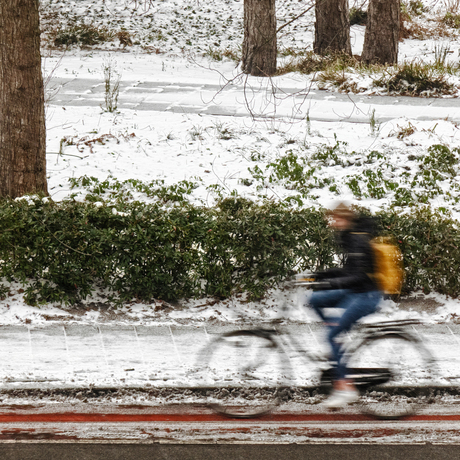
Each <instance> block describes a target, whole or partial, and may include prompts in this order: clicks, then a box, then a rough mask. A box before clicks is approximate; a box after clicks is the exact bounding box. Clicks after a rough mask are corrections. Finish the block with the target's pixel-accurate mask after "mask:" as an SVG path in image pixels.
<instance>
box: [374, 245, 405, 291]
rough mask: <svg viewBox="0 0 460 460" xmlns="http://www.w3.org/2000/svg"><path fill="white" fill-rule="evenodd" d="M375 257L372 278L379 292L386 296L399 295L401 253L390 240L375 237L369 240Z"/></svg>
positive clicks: (401, 268) (402, 276)
mask: <svg viewBox="0 0 460 460" xmlns="http://www.w3.org/2000/svg"><path fill="white" fill-rule="evenodd" d="M371 246H372V248H373V250H374V255H375V268H376V269H375V273H374V274H373V278H374V279H375V281H376V282H377V285H378V286H379V288H380V290H381V291H382V292H383V293H384V294H387V295H396V294H400V293H401V288H402V285H403V281H404V270H403V265H402V260H403V257H402V253H401V251H400V250H399V248H398V247H397V246H396V245H394V244H393V243H392V242H391V239H390V238H386V237H376V238H373V239H372V240H371Z"/></svg>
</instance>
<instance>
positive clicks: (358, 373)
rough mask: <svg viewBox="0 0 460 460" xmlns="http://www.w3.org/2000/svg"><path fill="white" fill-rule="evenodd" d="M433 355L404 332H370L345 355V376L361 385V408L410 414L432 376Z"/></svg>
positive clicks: (384, 415)
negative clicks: (346, 370)
mask: <svg viewBox="0 0 460 460" xmlns="http://www.w3.org/2000/svg"><path fill="white" fill-rule="evenodd" d="M432 363H433V358H432V356H431V353H430V352H429V351H428V350H427V348H426V347H425V346H424V345H423V343H422V342H421V341H420V340H419V339H418V338H416V337H415V336H413V335H411V334H407V333H396V332H391V333H386V334H382V335H370V336H368V337H367V338H365V339H364V340H363V342H361V343H360V345H359V346H358V347H357V348H356V349H354V350H353V352H352V354H351V356H349V358H348V362H347V366H348V369H349V375H348V377H349V378H351V379H353V380H354V381H355V384H356V386H357V387H358V388H360V389H361V393H362V396H361V401H360V404H361V411H362V412H363V413H366V414H370V415H373V416H374V417H377V418H381V419H399V418H403V417H407V416H409V415H412V414H414V413H415V412H416V411H417V410H418V409H419V408H420V406H421V405H422V404H423V403H424V400H425V399H426V398H425V393H426V387H427V385H429V383H430V380H431V379H432V377H433V374H432V372H433V369H432Z"/></svg>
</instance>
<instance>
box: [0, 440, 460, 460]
mask: <svg viewBox="0 0 460 460" xmlns="http://www.w3.org/2000/svg"><path fill="white" fill-rule="evenodd" d="M459 449H460V445H458V444H451V445H433V444H419V445H388V444H384V445H366V444H353V445H350V444H340V443H339V444H302V445H296V444H289V445H285V444H272V445H266V444H258V443H256V444H244V445H241V444H216V445H209V444H107V443H101V444H75V443H61V444H48V443H46V442H45V443H14V444H2V445H0V456H1V458H2V459H4V460H109V459H110V460H144V459H155V460H163V459H164V460H170V459H183V460H195V459H196V460H208V459H219V460H246V459H248V460H271V459H276V460H279V459H283V458H284V459H289V460H297V459H299V460H300V459H302V460H305V459H306V458H311V459H315V460H331V459H335V458H338V459H341V460H356V459H357V458H359V459H360V460H380V459H396V458H403V459H405V460H420V459H427V458H429V459H430V460H441V459H449V460H451V459H455V458H458V453H459Z"/></svg>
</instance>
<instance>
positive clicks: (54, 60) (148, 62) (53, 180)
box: [0, 0, 460, 324]
mask: <svg viewBox="0 0 460 460" xmlns="http://www.w3.org/2000/svg"><path fill="white" fill-rule="evenodd" d="M424 4H425V5H427V6H429V7H430V12H429V13H426V14H425V16H423V17H420V18H418V19H417V21H418V22H423V24H425V25H426V26H427V27H434V26H435V25H436V24H438V23H436V22H435V18H436V17H439V15H440V14H441V13H439V11H441V10H442V11H445V5H444V3H443V2H439V1H437V2H433V1H425V2H424ZM136 5H140V6H139V8H138V10H137V11H136V10H135V6H136ZM149 5H150V7H147V6H145V4H139V2H130V1H128V0H113V1H109V0H107V1H105V2H94V1H90V0H79V1H71V2H69V1H65V2H64V1H59V0H49V1H42V2H41V10H42V27H43V28H44V30H45V32H46V33H45V34H44V36H43V52H42V54H43V72H44V75H45V80H46V95H47V103H46V119H47V152H48V153H47V171H48V184H49V191H50V196H51V198H52V199H53V200H58V201H59V200H65V199H69V198H70V197H73V198H74V199H77V200H83V199H84V197H85V195H86V193H87V191H85V190H84V189H83V188H82V187H78V186H77V187H74V188H72V187H71V185H70V183H69V179H71V178H80V177H83V176H88V177H95V178H97V179H98V180H100V181H102V180H106V179H107V178H111V180H112V181H115V180H118V181H120V182H122V181H125V180H128V179H138V180H141V181H144V182H150V181H153V180H158V181H164V183H165V185H173V184H178V183H179V182H181V181H189V182H191V183H193V184H194V185H195V186H196V187H195V188H194V189H193V190H192V192H191V193H190V195H189V196H188V198H187V199H189V201H191V202H193V203H195V204H200V205H205V206H212V205H213V204H214V203H215V202H216V200H217V199H219V197H220V196H229V195H231V194H232V193H233V194H237V195H239V196H243V197H247V198H250V199H253V200H262V199H276V200H278V199H281V200H282V199H286V198H287V197H290V196H291V197H295V196H297V195H299V192H298V191H295V190H292V186H291V184H289V183H287V182H286V181H284V182H283V181H282V180H279V181H274V182H272V183H269V178H270V175H273V169H274V168H275V166H274V165H276V163H277V161H278V160H279V159H280V158H282V157H283V156H285V155H286V154H288V153H289V152H292V153H293V154H294V155H295V156H296V157H297V158H298V161H299V163H301V162H302V161H303V160H305V165H307V166H308V167H315V168H316V169H317V173H316V174H317V175H316V177H317V179H318V181H319V182H321V183H322V184H323V185H320V186H318V187H316V188H313V189H312V191H310V192H307V193H304V195H302V201H303V204H302V205H303V206H315V207H320V206H323V207H328V206H330V205H331V203H333V202H335V201H337V200H338V199H339V198H340V199H343V200H345V201H348V202H349V203H354V204H359V205H362V206H366V207H369V208H370V209H371V210H373V211H376V210H379V209H386V208H388V207H390V206H395V203H394V194H393V193H392V192H391V191H389V190H387V191H386V193H385V194H384V196H383V197H380V198H379V197H377V198H372V197H371V196H366V193H365V194H364V195H363V196H362V197H361V198H359V199H358V198H357V197H356V196H355V195H353V192H352V191H351V189H350V188H349V187H348V186H347V182H349V181H350V179H351V178H357V179H358V180H359V181H360V183H361V185H362V187H364V188H363V190H365V186H366V181H365V180H364V175H363V173H364V171H371V172H373V173H379V172H381V173H382V177H383V179H382V180H386V181H391V180H393V181H397V182H398V183H399V184H400V185H404V184H405V186H406V187H407V188H410V189H411V192H412V193H423V190H422V189H421V185H418V186H415V187H414V186H410V185H409V184H411V183H412V182H413V180H414V177H415V174H416V172H417V168H418V164H417V162H416V161H413V160H410V158H412V157H411V155H412V156H414V157H417V158H418V157H421V156H423V155H426V152H427V149H428V148H429V147H430V146H432V145H434V144H442V145H445V146H447V147H448V148H449V149H451V150H453V149H456V148H460V128H459V123H460V107H459V104H458V99H457V95H458V91H459V88H460V82H459V78H458V72H457V73H454V74H453V75H451V76H450V77H449V78H450V79H451V81H452V82H453V83H454V84H455V85H457V87H456V90H455V93H454V94H453V95H451V96H449V97H441V98H430V99H427V98H410V97H403V96H391V97H390V96H379V95H378V94H383V93H382V90H381V89H378V88H375V87H373V86H372V76H371V75H366V74H361V73H359V72H353V73H350V79H351V80H353V81H354V82H355V83H356V86H357V88H359V93H358V94H344V93H340V92H337V90H336V89H334V88H332V87H331V86H330V85H329V84H321V83H320V82H318V81H317V79H316V78H315V77H314V76H313V75H309V76H308V75H307V76H306V75H301V74H297V73H288V74H285V75H282V76H279V77H274V78H272V79H261V78H256V77H247V76H244V75H241V74H240V73H239V69H238V68H237V67H236V64H235V62H233V61H231V60H229V59H227V58H225V57H224V58H223V60H221V61H213V60H211V59H210V58H209V53H208V52H209V50H214V51H219V52H223V51H225V50H238V48H239V47H240V45H241V41H242V27H241V24H242V14H243V3H242V2H238V1H230V0H226V1H222V0H219V1H217V0H209V1H207V2H196V1H191V0H190V1H189V0H166V1H162V2H151V3H150V4H149ZM277 8H278V18H279V19H278V22H279V25H280V24H282V23H283V21H285V20H286V21H287V20H289V18H291V17H294V16H295V15H297V14H299V13H300V12H301V11H302V9H304V8H305V4H304V3H303V2H300V3H298V2H290V1H278V2H277ZM53 11H58V13H59V14H58V16H57V18H58V19H56V17H53V15H52V14H51V12H53ZM72 21H77V22H79V21H80V22H84V23H87V24H92V25H94V26H98V27H99V26H102V25H105V26H107V27H109V28H112V29H113V30H114V31H119V30H126V31H128V32H129V33H130V34H131V35H132V38H133V45H132V46H127V47H123V46H121V45H120V43H118V42H117V40H114V41H112V42H108V43H102V44H100V45H98V46H94V47H91V48H88V47H86V48H79V47H76V46H72V47H69V48H68V49H66V50H64V49H63V48H53V47H49V46H48V45H49V42H48V44H47V43H46V37H47V36H48V34H49V33H50V31H51V32H52V31H53V30H54V31H56V30H57V29H59V27H64V25H65V24H66V23H69V24H70V23H72ZM160 32H161V34H160ZM312 34H313V13H312V12H310V13H309V14H307V15H305V16H303V17H302V18H301V19H300V20H299V21H298V22H296V23H293V24H292V25H290V26H289V27H286V28H285V29H283V33H282V34H281V36H280V37H279V48H280V50H281V51H282V54H283V55H287V56H286V57H281V58H280V64H282V63H283V62H288V61H289V60H291V59H293V58H292V55H291V56H289V53H288V52H287V51H288V50H289V49H294V50H297V52H300V51H302V50H303V51H305V50H307V51H308V50H311V48H312V37H313V35H312ZM160 35H161V37H160ZM351 35H352V46H353V53H354V54H357V55H359V54H360V52H361V49H362V45H363V38H364V27H362V26H353V27H352V31H351ZM440 49H444V50H446V60H447V62H452V63H457V62H458V55H459V52H460V51H459V50H460V42H459V41H458V31H456V30H454V29H451V30H449V35H446V36H438V35H436V34H433V36H432V37H431V38H427V39H425V40H415V39H406V40H404V41H403V42H401V43H400V52H399V60H400V63H403V62H413V61H415V60H421V61H424V62H428V61H434V59H435V57H436V53H438V54H439V50H440ZM291 54H292V53H291ZM108 62H111V64H110V65H111V66H112V68H113V70H114V71H115V72H116V73H118V74H119V75H120V78H121V80H120V85H121V86H120V95H119V101H118V105H119V107H118V110H117V111H115V112H113V113H109V112H107V111H104V110H103V109H102V108H101V106H102V107H104V91H103V86H104V74H103V67H104V66H106V65H107V63H108ZM72 85H74V86H72ZM320 87H324V88H326V89H327V91H324V90H320V89H319V88H320ZM72 88H73V89H72ZM149 104H150V109H149ZM160 104H164V107H165V110H163V111H160V110H159V109H158V107H159V105H160ZM154 106H155V107H156V108H155V109H152V108H151V107H154ZM216 107H217V108H218V109H219V110H221V111H222V113H223V115H216V114H210V113H216ZM409 128H410V129H409ZM409 132H411V133H410V134H409ZM326 147H327V148H329V149H331V148H334V147H335V148H336V149H337V151H338V153H339V154H340V158H342V159H346V164H344V165H339V164H336V163H335V161H334V160H332V159H329V160H327V161H325V160H314V159H313V156H314V154H315V153H316V152H318V151H320V150H321V149H323V150H324V148H326ZM375 151H377V152H379V154H380V157H379V156H375V155H374V156H373V157H372V155H371V152H375ZM457 156H459V155H457ZM307 166H305V167H307ZM256 168H258V169H259V170H260V171H261V173H260V174H259V176H258V178H257V177H256V176H257V175H256V174H254V171H255V170H256ZM455 168H456V169H455V172H456V175H455V176H454V177H451V178H446V180H445V181H443V182H442V183H439V184H438V185H439V186H440V189H441V190H442V191H441V192H440V193H439V194H437V195H436V196H435V197H434V198H432V199H431V200H430V206H432V207H433V208H438V209H439V208H441V209H442V210H444V211H443V212H446V213H451V214H452V216H453V217H454V218H456V219H459V218H460V204H459V203H460V187H459V183H458V179H457V177H458V172H459V170H458V168H459V167H458V165H456V166H455ZM251 171H252V172H251ZM403 172H404V173H406V176H407V177H404V176H403V175H402V173H403ZM324 184H329V185H324ZM331 185H335V187H331ZM447 191H449V192H450V195H448V194H447V193H446V192H447ZM102 198H104V197H101V199H102ZM105 198H107V197H105ZM29 199H30V198H29ZM133 199H136V200H145V201H148V200H149V198H147V197H146V196H144V195H142V194H141V193H140V192H135V193H133ZM99 203H100V202H99ZM404 209H405V208H401V210H402V211H403V210H404ZM281 294H282V292H280V291H276V290H274V291H272V292H271V293H269V295H268V296H267V297H266V299H264V300H263V301H262V303H261V304H254V303H251V302H245V301H241V300H242V299H240V298H231V299H227V300H224V301H221V302H217V303H215V301H214V299H198V300H182V301H180V302H178V304H177V305H166V306H165V305H164V304H161V303H158V304H157V303H152V304H137V303H131V304H129V305H123V306H122V307H120V308H115V307H114V306H111V305H108V304H107V303H106V299H105V297H104V293H97V294H96V295H95V296H94V297H92V298H89V299H87V300H86V301H85V302H84V304H83V306H84V308H85V309H88V311H86V310H85V311H84V312H83V314H78V315H75V314H71V313H69V307H66V306H62V305H45V306H42V307H40V309H37V308H31V307H28V306H26V305H25V303H24V301H23V294H22V293H21V287H20V286H19V285H13V286H12V289H11V291H10V295H9V296H8V297H7V298H6V299H4V300H2V301H1V302H0V323H1V324H16V323H23V322H25V321H27V322H29V321H30V322H32V324H40V323H42V322H45V321H50V320H52V319H55V320H62V319H65V318H68V317H69V315H70V316H71V317H72V319H73V320H78V321H84V322H98V321H107V320H108V319H107V318H108V315H107V314H105V313H103V312H104V311H105V310H110V311H111V315H112V316H110V315H109V316H110V318H111V319H112V320H115V319H117V318H118V320H120V321H127V322H138V323H145V322H148V323H149V324H155V323H157V322H158V323H163V324H164V323H171V324H173V323H181V322H187V321H188V322H203V321H221V322H229V323H234V322H238V321H241V320H242V319H244V320H247V321H254V322H257V321H266V320H270V319H273V317H274V316H276V315H278V314H279V311H278V309H279V301H278V298H279V296H280V295H281ZM414 296H417V298H419V299H421V301H425V300H428V301H430V300H432V301H434V302H436V303H437V304H439V305H438V307H437V308H435V309H434V310H432V311H430V313H427V312H424V311H414V310H404V309H400V308H399V306H398V305H397V304H395V303H391V302H389V301H388V302H386V303H385V304H384V306H383V308H382V310H381V313H380V317H381V318H382V319H385V318H386V319H388V318H407V317H414V316H415V317H419V318H422V319H424V320H429V321H450V320H452V319H456V318H457V317H458V316H457V315H458V314H460V308H459V301H458V300H456V299H450V298H446V297H443V296H440V295H437V294H431V295H430V296H423V295H422V294H421V293H415V294H414ZM243 300H244V299H243ZM295 302H296V301H291V303H292V305H293V307H292V309H291V310H290V313H289V318H290V319H291V320H293V321H307V322H308V321H312V315H311V313H309V312H308V310H306V309H305V308H303V307H299V306H298V305H297V304H296V303H295ZM91 305H95V306H91ZM45 318H48V319H45ZM50 318H51V319H50Z"/></svg>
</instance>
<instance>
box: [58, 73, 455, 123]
mask: <svg viewBox="0 0 460 460" xmlns="http://www.w3.org/2000/svg"><path fill="white" fill-rule="evenodd" d="M268 89H269V91H268V94H269V93H270V88H268ZM51 93H52V97H51V100H50V102H49V104H50V105H51V106H57V107H100V106H101V104H103V102H104V94H105V83H104V81H103V80H102V79H97V78H81V77H75V78H63V77H54V78H53V80H52V89H51ZM246 93H248V94H249V96H248V95H247V94H246ZM248 97H249V99H250V100H249V102H248V101H247V98H248ZM267 97H268V96H267V93H266V91H265V90H262V88H259V87H251V86H249V87H245V84H244V82H241V83H237V82H234V83H232V84H230V85H228V86H224V85H223V84H220V85H218V84H213V83H200V82H187V83H185V82H177V81H173V82H171V81H169V82H168V81H139V80H137V81H128V80H123V81H121V82H120V93H119V99H118V109H119V110H122V109H123V110H126V109H130V110H134V111H152V112H167V113H168V112H169V113H180V114H184V113H190V114H193V113H196V114H200V115H212V116H228V117H251V116H255V117H260V118H267V117H270V116H274V117H275V118H286V117H287V119H300V120H305V117H306V116H307V115H308V117H309V118H310V120H312V121H313V120H316V121H324V122H337V121H346V122H347V123H365V124H369V117H370V114H371V113H372V111H373V110H375V114H376V117H377V118H378V120H379V123H382V122H386V121H389V120H392V119H398V118H399V117H402V116H404V117H406V118H408V119H411V120H442V119H446V117H447V118H448V119H449V120H450V121H452V122H459V121H460V106H459V104H458V101H457V99H453V98H450V99H448V98H429V97H426V98H414V97H408V96H398V97H394V96H370V95H365V94H342V93H338V92H337V93H329V92H328V93H325V92H324V91H320V90H308V91H306V90H305V88H304V84H303V85H302V84H298V85H297V87H282V86H280V87H278V88H276V94H275V96H274V97H275V99H274V100H273V101H271V102H272V103H273V107H271V106H269V105H268V100H267ZM245 101H246V102H245ZM275 107H276V114H274V113H272V110H273V109H274V108H275ZM268 108H269V109H268ZM267 110H268V113H267Z"/></svg>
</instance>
